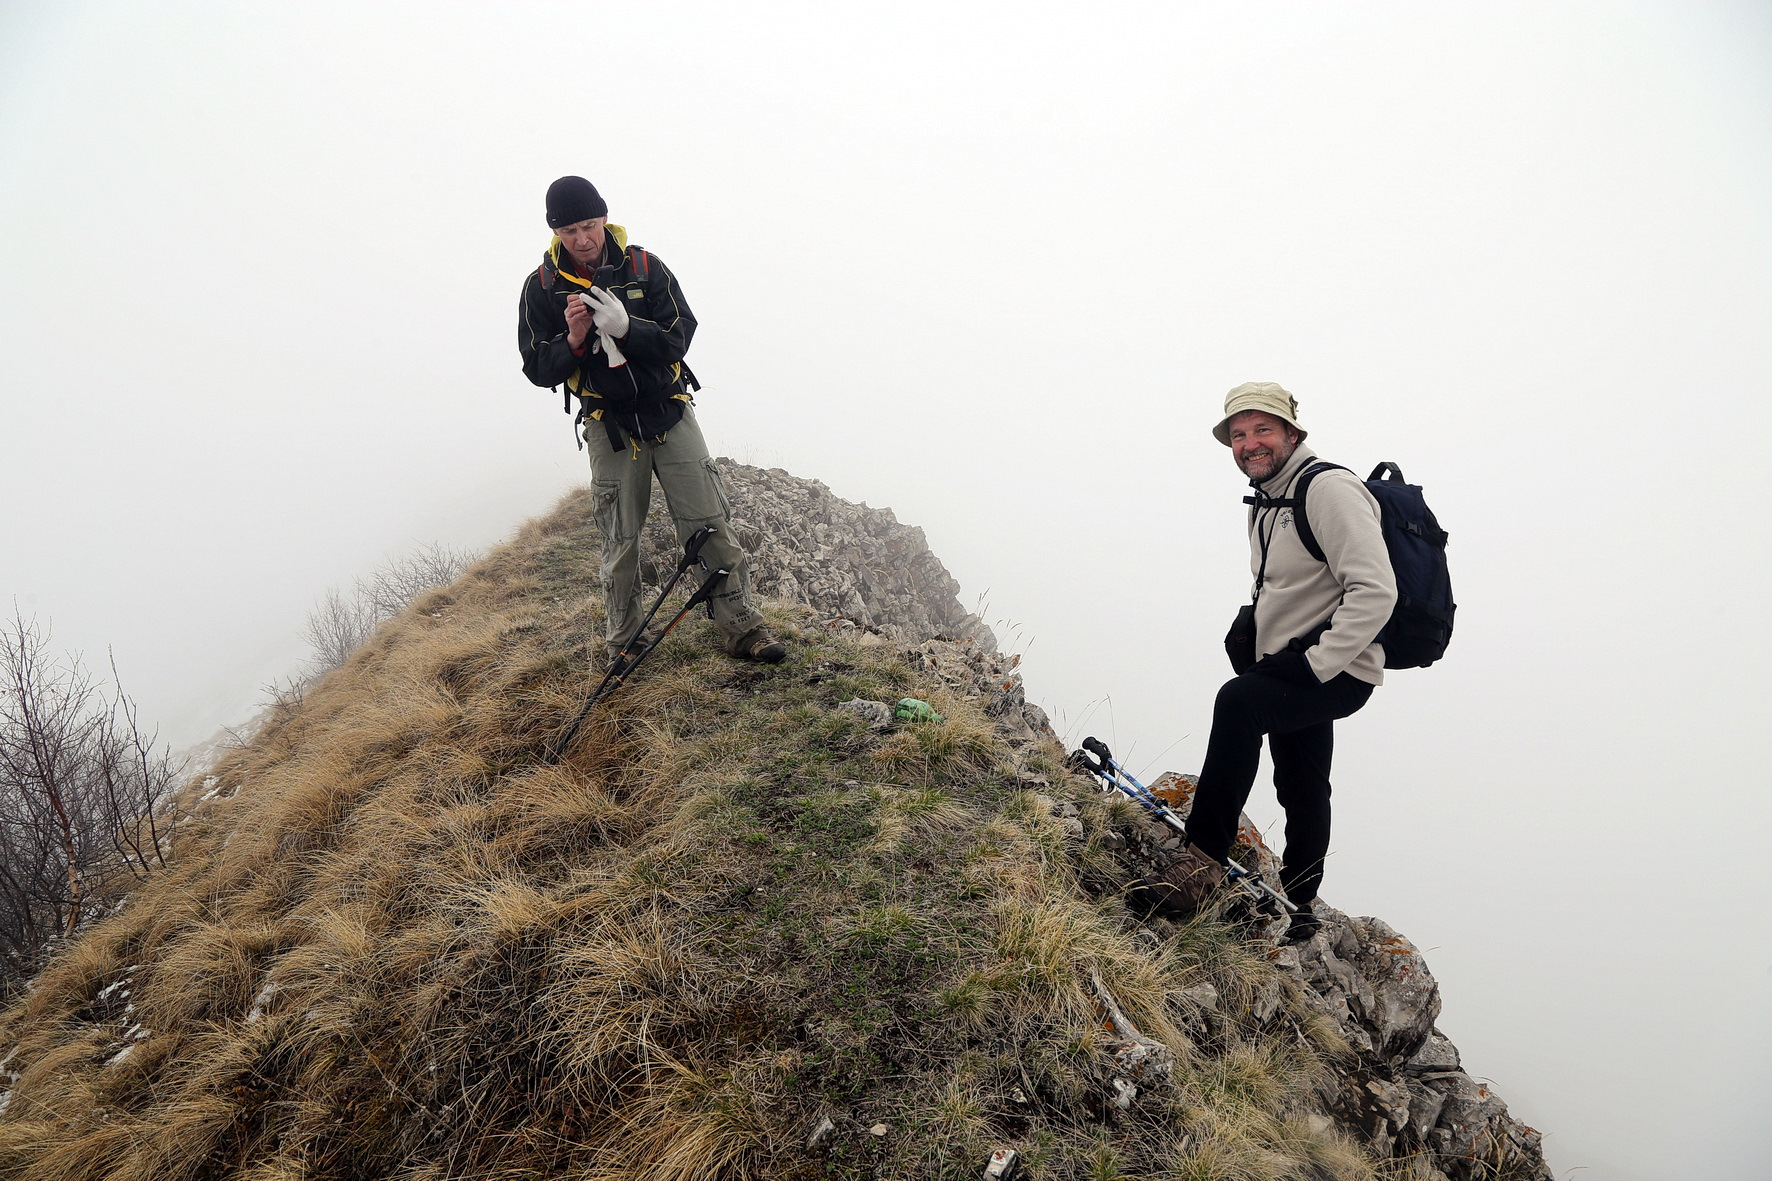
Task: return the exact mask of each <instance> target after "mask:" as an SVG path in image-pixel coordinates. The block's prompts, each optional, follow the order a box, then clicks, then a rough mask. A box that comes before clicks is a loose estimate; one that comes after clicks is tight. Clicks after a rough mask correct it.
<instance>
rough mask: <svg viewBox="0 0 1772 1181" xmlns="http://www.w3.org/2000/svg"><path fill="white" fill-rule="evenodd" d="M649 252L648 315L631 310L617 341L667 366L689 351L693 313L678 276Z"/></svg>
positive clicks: (634, 354)
mask: <svg viewBox="0 0 1772 1181" xmlns="http://www.w3.org/2000/svg"><path fill="white" fill-rule="evenodd" d="M648 254H649V255H650V258H651V261H652V265H651V267H650V268H649V270H648V272H647V275H646V300H645V303H646V311H647V312H649V313H651V315H650V317H646V316H640V315H637V314H635V311H634V310H632V309H630V310H629V312H628V334H627V335H626V336H624V337H622V338H621V340H619V341H617V342H616V343H617V345H618V346H619V347H620V349H621V351H622V352H623V353H625V354H627V355H628V356H630V357H638V358H641V359H644V360H647V361H656V362H659V363H661V364H665V365H668V364H670V363H671V362H673V361H681V360H682V359H683V354H685V353H687V352H688V351H689V341H690V339H691V338H693V337H694V336H695V314H694V313H693V312H691V311H690V310H689V301H688V300H686V299H684V298H683V289H682V288H681V287H679V286H677V276H675V275H673V274H671V270H670V268H669V267H667V266H665V264H664V263H663V262H662V261H660V259H659V257H658V255H656V254H651V252H650V251H648ZM562 319H564V317H562ZM568 353H569V354H570V350H568ZM531 380H534V379H533V378H531Z"/></svg>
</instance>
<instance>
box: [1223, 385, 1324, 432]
mask: <svg viewBox="0 0 1772 1181" xmlns="http://www.w3.org/2000/svg"><path fill="white" fill-rule="evenodd" d="M1245 410H1261V411H1264V412H1265V413H1268V414H1271V415H1273V416H1274V417H1275V418H1283V419H1285V420H1286V421H1287V422H1289V423H1291V424H1292V427H1293V429H1294V430H1296V431H1297V432H1298V438H1299V440H1300V441H1301V442H1302V441H1303V439H1304V436H1305V429H1304V428H1303V427H1301V426H1299V425H1298V399H1297V398H1294V397H1293V396H1292V395H1291V394H1289V393H1287V392H1286V391H1285V390H1284V389H1282V388H1281V387H1280V385H1279V384H1278V383H1276V382H1272V381H1246V382H1244V383H1243V384H1242V385H1240V386H1238V387H1237V388H1236V389H1234V390H1232V391H1231V392H1230V393H1228V394H1226V395H1225V396H1224V417H1223V418H1221V419H1219V420H1218V425H1217V426H1215V427H1213V428H1212V437H1213V438H1215V439H1217V440H1218V441H1219V442H1220V443H1223V444H1224V445H1225V446H1226V447H1229V446H1230V445H1231V419H1233V418H1235V417H1236V416H1237V415H1239V414H1241V413H1243V411H1245Z"/></svg>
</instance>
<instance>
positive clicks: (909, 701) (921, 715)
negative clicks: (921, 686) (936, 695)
mask: <svg viewBox="0 0 1772 1181" xmlns="http://www.w3.org/2000/svg"><path fill="white" fill-rule="evenodd" d="M892 716H893V717H895V718H897V719H898V720H899V721H901V722H934V723H935V724H936V725H940V724H941V723H943V722H945V721H947V719H946V718H944V717H942V716H941V715H940V714H938V713H936V712H935V707H934V706H932V705H930V704H929V703H928V702H927V701H918V700H917V699H916V698H915V697H901V698H899V699H898V708H897V709H895V710H893V711H892Z"/></svg>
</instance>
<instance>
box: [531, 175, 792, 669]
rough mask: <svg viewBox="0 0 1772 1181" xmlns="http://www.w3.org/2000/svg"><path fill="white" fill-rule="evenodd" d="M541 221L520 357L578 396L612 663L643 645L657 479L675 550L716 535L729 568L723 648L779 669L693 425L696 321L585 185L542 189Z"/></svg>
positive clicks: (709, 545) (709, 551)
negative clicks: (647, 544)
mask: <svg viewBox="0 0 1772 1181" xmlns="http://www.w3.org/2000/svg"><path fill="white" fill-rule="evenodd" d="M547 220H548V226H549V227H550V228H551V229H552V230H553V231H554V237H553V241H551V242H550V243H549V244H548V248H547V250H546V251H545V252H544V253H543V255H542V261H541V266H540V267H539V268H538V269H536V270H532V271H530V272H529V277H528V278H527V279H526V280H525V281H524V284H523V294H522V297H521V299H520V301H519V304H518V310H517V348H518V351H519V352H521V353H522V355H523V373H524V375H525V376H527V377H528V378H529V380H530V381H532V382H534V383H535V384H536V385H539V386H550V387H552V386H564V387H565V388H566V391H567V402H568V409H570V408H571V407H570V403H571V399H572V398H573V397H577V398H578V399H579V413H578V418H577V419H575V420H574V425H575V426H576V424H577V423H579V422H582V423H583V424H584V442H585V444H586V445H588V446H589V448H590V458H591V478H592V481H593V482H594V484H595V488H594V489H593V491H594V494H595V497H596V514H597V528H598V530H599V531H600V532H601V533H602V535H603V553H602V558H603V606H604V608H605V630H604V636H605V639H606V641H607V646H608V649H609V655H610V657H611V658H612V659H618V658H619V657H620V654H621V653H622V652H623V651H625V650H629V649H634V648H637V647H638V646H639V645H638V644H635V643H633V641H634V640H635V639H636V635H635V633H636V632H637V631H638V630H639V627H640V620H641V615H642V609H641V601H640V600H641V589H640V528H641V526H642V525H643V524H644V523H645V521H646V511H647V506H648V505H649V504H650V503H651V500H652V481H653V479H654V477H656V478H657V480H658V484H659V487H660V488H662V489H663V490H664V494H665V502H666V503H667V504H668V505H669V506H670V512H671V519H672V521H673V522H674V523H675V524H676V527H677V540H678V541H679V542H681V541H684V540H687V539H688V538H689V537H690V536H691V535H693V534H694V533H695V532H697V531H698V530H700V529H702V528H704V527H705V528H708V529H710V530H711V531H712V532H711V536H710V537H709V538H708V540H707V541H706V542H705V543H704V544H703V546H702V549H701V557H702V561H703V563H704V564H706V565H707V566H708V568H709V569H710V570H714V569H725V570H727V571H729V572H730V573H728V575H727V576H726V580H725V582H724V583H723V584H722V585H721V588H720V589H719V590H718V591H717V592H716V593H714V595H713V596H712V597H711V598H710V599H709V600H708V603H709V606H710V607H711V609H712V611H713V615H714V622H715V624H716V625H718V627H719V628H720V631H721V634H722V635H723V636H724V638H725V643H726V649H727V651H728V652H730V653H731V654H732V655H734V656H738V657H741V658H743V659H746V660H759V661H764V662H766V663H770V664H774V663H777V662H779V661H781V660H782V659H784V658H785V657H786V656H787V647H786V646H785V645H784V644H783V643H782V642H781V641H780V640H779V639H777V638H776V637H775V634H774V633H773V632H771V631H770V630H769V626H768V625H767V624H766V623H764V622H763V616H762V614H761V613H760V612H758V610H757V607H756V604H755V603H753V602H752V600H751V592H750V559H749V557H748V556H747V555H746V553H745V550H744V547H743V546H742V545H741V544H740V543H739V540H738V536H737V534H735V533H734V532H733V529H732V521H731V515H730V510H729V509H728V507H727V502H726V492H725V489H724V488H723V487H722V486H721V482H720V472H719V470H718V469H717V468H716V467H715V466H714V461H713V460H712V459H710V458H709V457H708V448H707V444H706V442H704V441H703V439H702V434H701V427H700V426H698V425H697V424H696V421H695V411H694V409H693V408H692V406H691V399H690V391H691V390H693V389H697V388H699V386H698V385H697V383H696V381H695V376H694V374H693V373H691V372H690V370H689V367H688V365H687V364H686V363H685V362H684V359H683V356H684V354H685V353H686V352H688V351H689V342H690V340H691V338H693V337H694V335H695V315H694V314H693V313H692V312H690V310H689V304H688V301H686V300H685V299H684V298H683V289H682V288H681V287H679V286H678V285H677V277H676V276H675V275H673V274H672V273H671V272H670V270H669V269H668V268H667V267H666V266H665V265H664V263H663V262H662V261H661V260H660V259H659V258H658V257H657V256H656V255H653V254H651V253H649V252H647V251H645V250H642V249H641V248H640V247H638V246H634V245H630V244H629V242H628V232H627V230H626V229H625V228H623V227H622V226H618V225H614V224H612V223H611V222H610V221H609V206H608V204H607V203H606V202H605V201H604V200H603V197H602V195H601V194H600V193H598V192H597V189H596V186H595V185H593V184H591V182H590V181H588V180H586V179H584V178H583V177H582V176H563V177H561V178H560V179H559V180H557V181H555V182H554V183H553V184H552V185H550V186H548V196H547ZM642 642H643V641H642Z"/></svg>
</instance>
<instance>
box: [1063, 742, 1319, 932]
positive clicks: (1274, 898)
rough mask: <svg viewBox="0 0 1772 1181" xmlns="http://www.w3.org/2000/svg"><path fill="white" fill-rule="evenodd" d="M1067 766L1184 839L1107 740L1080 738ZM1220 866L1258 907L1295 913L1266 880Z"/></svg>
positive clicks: (1179, 824) (1231, 863) (1228, 864)
mask: <svg viewBox="0 0 1772 1181" xmlns="http://www.w3.org/2000/svg"><path fill="white" fill-rule="evenodd" d="M1091 755H1093V756H1094V758H1091V757H1090V756H1091ZM1071 765H1072V766H1073V767H1077V768H1079V769H1080V770H1084V771H1088V772H1089V773H1091V774H1093V775H1095V776H1096V777H1097V778H1099V779H1100V780H1101V781H1102V782H1103V783H1104V784H1105V785H1106V789H1112V790H1114V791H1117V792H1119V793H1120V794H1121V795H1123V796H1125V797H1126V798H1127V799H1130V800H1132V801H1133V802H1134V803H1137V804H1138V805H1140V806H1141V807H1143V808H1144V810H1145V811H1147V812H1149V813H1151V814H1152V815H1153V816H1155V817H1156V818H1157V819H1158V820H1160V821H1162V822H1163V823H1164V824H1166V825H1168V826H1169V827H1170V828H1172V829H1174V830H1175V831H1176V832H1177V833H1179V834H1180V835H1181V838H1182V840H1186V839H1187V825H1186V824H1185V823H1184V822H1183V821H1182V819H1181V817H1179V816H1177V815H1176V814H1175V810H1174V809H1173V808H1171V807H1169V805H1167V804H1165V803H1164V802H1163V801H1162V800H1160V799H1158V798H1157V794H1156V793H1155V792H1153V791H1152V790H1151V789H1150V788H1148V787H1146V786H1145V785H1144V784H1142V783H1140V782H1139V781H1138V780H1137V779H1135V778H1133V776H1132V773H1131V772H1130V771H1128V770H1126V768H1124V767H1122V766H1121V765H1120V764H1119V763H1117V762H1115V761H1114V755H1113V752H1112V751H1110V750H1108V748H1107V743H1105V742H1103V741H1101V739H1099V738H1095V737H1089V738H1085V739H1083V749H1082V750H1079V751H1077V752H1075V753H1074V754H1072V755H1071ZM1106 789H1104V790H1106ZM1223 865H1224V876H1225V878H1226V879H1227V880H1228V881H1229V882H1230V883H1231V885H1233V886H1236V887H1237V888H1239V889H1241V890H1242V891H1243V892H1244V893H1245V894H1247V895H1248V896H1249V899H1250V901H1252V902H1253V903H1254V904H1255V906H1256V907H1257V908H1258V909H1260V910H1262V911H1266V912H1268V913H1273V907H1275V906H1279V907H1280V908H1281V909H1282V910H1284V911H1285V912H1286V913H1287V914H1295V913H1297V911H1298V907H1297V905H1296V904H1294V903H1293V902H1292V901H1291V900H1290V899H1288V898H1287V897H1286V896H1285V895H1284V894H1282V893H1280V892H1279V891H1278V890H1276V889H1274V888H1273V887H1272V886H1270V885H1268V884H1267V879H1265V878H1263V877H1262V876H1261V874H1260V873H1258V872H1257V871H1255V870H1252V869H1246V868H1244V867H1243V866H1242V865H1239V864H1238V863H1237V862H1236V861H1235V860H1233V859H1231V858H1229V857H1227V858H1225V860H1224V862H1223Z"/></svg>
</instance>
